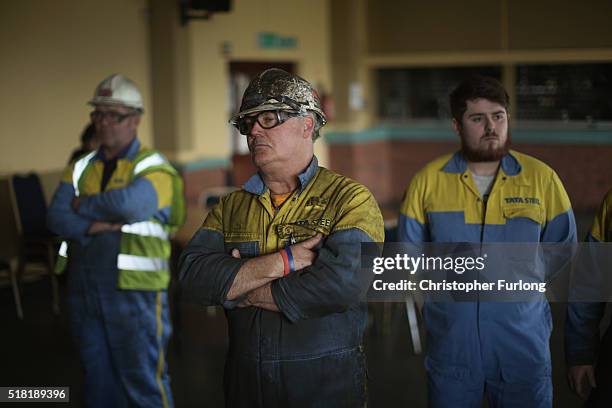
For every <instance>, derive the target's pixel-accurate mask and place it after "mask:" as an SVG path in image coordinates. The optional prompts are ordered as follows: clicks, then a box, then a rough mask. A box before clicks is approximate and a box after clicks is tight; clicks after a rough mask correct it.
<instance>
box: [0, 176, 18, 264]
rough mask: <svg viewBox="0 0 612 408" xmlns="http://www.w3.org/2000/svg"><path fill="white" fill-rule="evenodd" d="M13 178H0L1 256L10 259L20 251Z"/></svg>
mask: <svg viewBox="0 0 612 408" xmlns="http://www.w3.org/2000/svg"><path fill="white" fill-rule="evenodd" d="M15 206H16V204H15V197H14V195H13V190H12V188H11V180H10V179H9V178H7V177H2V178H0V225H1V226H2V228H0V258H5V259H10V258H13V257H15V256H17V255H18V253H19V228H18V226H17V214H16V212H15Z"/></svg>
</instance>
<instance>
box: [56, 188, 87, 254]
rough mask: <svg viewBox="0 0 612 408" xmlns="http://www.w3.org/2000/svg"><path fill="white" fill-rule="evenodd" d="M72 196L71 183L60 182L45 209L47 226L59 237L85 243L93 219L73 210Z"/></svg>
mask: <svg viewBox="0 0 612 408" xmlns="http://www.w3.org/2000/svg"><path fill="white" fill-rule="evenodd" d="M73 197H74V187H73V186H72V184H70V183H66V182H61V183H60V184H59V187H58V188H57V190H56V191H55V194H54V195H53V199H52V200H51V205H50V206H49V209H48V210H47V227H48V228H49V229H50V230H51V231H53V232H55V233H56V234H57V235H59V236H61V237H64V238H67V239H71V240H77V241H79V242H81V243H85V242H86V241H87V240H88V239H89V238H88V237H87V231H88V230H89V227H90V225H91V223H92V222H93V220H91V219H89V218H87V217H84V216H82V215H79V214H77V213H75V212H74V210H73V209H72V198H73Z"/></svg>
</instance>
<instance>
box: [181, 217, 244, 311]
mask: <svg viewBox="0 0 612 408" xmlns="http://www.w3.org/2000/svg"><path fill="white" fill-rule="evenodd" d="M220 213H221V206H220V205H217V206H216V207H215V208H214V209H213V210H212V211H211V212H210V213H209V214H208V216H207V219H206V221H205V224H208V225H210V224H214V225H215V226H218V227H219V228H218V229H217V228H201V229H200V230H199V231H198V232H196V234H195V235H194V236H193V238H192V239H191V241H190V242H189V244H188V245H187V247H186V248H185V250H184V251H183V253H182V254H181V257H180V260H179V282H180V288H181V294H182V296H183V299H184V300H185V301H187V302H193V303H197V304H199V305H202V306H209V305H223V306H224V307H225V308H228V309H231V308H233V307H235V306H236V305H237V304H238V303H240V301H242V299H243V297H241V298H238V299H235V300H233V301H228V300H226V297H227V293H228V292H229V290H230V288H231V287H232V284H233V282H234V278H235V277H236V274H237V273H238V270H239V269H240V267H241V266H242V265H243V264H244V263H245V262H246V261H247V260H248V259H242V258H241V259H237V258H234V257H232V256H231V255H230V254H228V253H226V252H225V243H224V237H223V233H222V232H221V230H220V226H221V224H220V222H219V221H218V220H219V219H220Z"/></svg>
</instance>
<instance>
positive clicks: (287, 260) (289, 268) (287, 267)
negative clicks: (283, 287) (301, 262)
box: [280, 247, 295, 276]
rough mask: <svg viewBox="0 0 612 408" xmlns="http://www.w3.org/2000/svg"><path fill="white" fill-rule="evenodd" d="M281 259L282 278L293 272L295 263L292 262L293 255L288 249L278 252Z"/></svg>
mask: <svg viewBox="0 0 612 408" xmlns="http://www.w3.org/2000/svg"><path fill="white" fill-rule="evenodd" d="M280 254H281V257H282V258H283V265H284V269H283V276H287V275H289V273H291V272H295V262H294V261H293V253H292V252H291V248H290V247H286V248H285V249H283V250H281V251H280Z"/></svg>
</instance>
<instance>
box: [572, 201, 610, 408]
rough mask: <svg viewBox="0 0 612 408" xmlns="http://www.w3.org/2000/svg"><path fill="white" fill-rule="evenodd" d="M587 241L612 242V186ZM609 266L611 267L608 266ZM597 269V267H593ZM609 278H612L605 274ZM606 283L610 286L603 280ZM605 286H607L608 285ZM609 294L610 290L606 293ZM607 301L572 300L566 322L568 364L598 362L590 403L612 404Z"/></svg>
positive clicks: (593, 404) (597, 214) (595, 404)
mask: <svg viewBox="0 0 612 408" xmlns="http://www.w3.org/2000/svg"><path fill="white" fill-rule="evenodd" d="M586 241H587V242H612V190H610V191H608V193H607V194H606V196H605V197H604V199H603V201H602V203H601V205H600V207H599V210H598V211H597V213H596V214H595V220H594V222H593V225H592V227H591V231H590V232H589V233H588V235H587V238H586ZM609 266H610V265H601V267H602V269H603V270H599V268H598V271H597V273H599V274H603V275H609V274H610V273H612V270H609ZM605 268H608V270H606V269H605ZM592 272H594V271H592ZM602 280H604V281H605V282H609V278H607V277H605V276H602ZM602 285H603V287H606V288H609V286H606V284H605V283H603V282H602ZM604 290H605V289H604ZM604 294H605V295H607V296H609V293H604ZM605 308H606V304H605V303H604V302H593V303H586V302H581V303H570V304H569V305H568V307H567V320H566V323H565V347H566V360H567V363H568V365H570V366H575V365H596V381H597V388H595V389H594V390H593V391H592V392H591V395H590V397H589V402H588V404H587V406H588V407H609V406H611V405H612V325H609V326H608V328H607V329H606V332H605V333H604V336H603V337H602V338H601V339H600V330H599V326H600V322H601V320H602V319H603V317H604V313H605Z"/></svg>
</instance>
